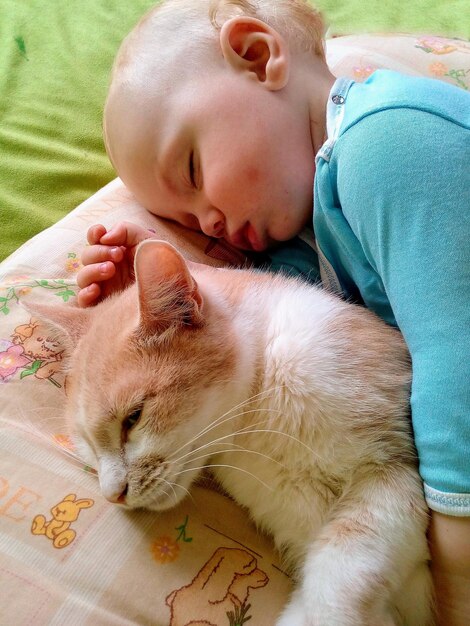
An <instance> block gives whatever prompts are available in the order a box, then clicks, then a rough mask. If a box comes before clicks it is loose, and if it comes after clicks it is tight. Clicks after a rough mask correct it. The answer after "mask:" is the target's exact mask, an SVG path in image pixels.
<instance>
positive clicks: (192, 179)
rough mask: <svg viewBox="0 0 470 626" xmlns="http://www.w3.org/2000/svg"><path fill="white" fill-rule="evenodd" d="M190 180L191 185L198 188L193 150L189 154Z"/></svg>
mask: <svg viewBox="0 0 470 626" xmlns="http://www.w3.org/2000/svg"><path fill="white" fill-rule="evenodd" d="M189 180H190V181H191V185H192V186H193V187H196V180H195V172H194V152H193V151H192V150H191V152H190V153H189Z"/></svg>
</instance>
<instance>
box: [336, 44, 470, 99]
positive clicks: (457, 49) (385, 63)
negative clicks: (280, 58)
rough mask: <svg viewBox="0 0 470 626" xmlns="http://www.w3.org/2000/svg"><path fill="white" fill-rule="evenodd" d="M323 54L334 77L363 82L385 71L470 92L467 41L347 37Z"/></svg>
mask: <svg viewBox="0 0 470 626" xmlns="http://www.w3.org/2000/svg"><path fill="white" fill-rule="evenodd" d="M326 50H327V61H328V64H329V66H330V69H331V71H332V72H333V74H335V76H349V77H350V78H353V79H354V80H357V81H363V80H365V79H366V78H367V77H368V76H370V74H372V72H375V70H377V69H382V68H387V69H390V70H395V71H397V72H402V73H403V74H410V75H413V76H426V77H428V78H439V79H441V80H444V81H445V82H448V83H450V84H452V85H456V86H458V87H461V88H462V89H465V90H467V91H468V90H469V89H470V42H469V41H463V40H460V39H447V38H445V37H435V36H432V35H405V34H397V35H391V34H388V35H348V36H345V37H336V38H333V39H329V40H327V42H326Z"/></svg>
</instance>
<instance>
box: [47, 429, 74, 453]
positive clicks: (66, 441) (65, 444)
mask: <svg viewBox="0 0 470 626" xmlns="http://www.w3.org/2000/svg"><path fill="white" fill-rule="evenodd" d="M52 439H53V440H54V441H55V443H57V444H59V446H60V447H61V448H65V449H66V450H70V451H71V452H73V451H74V450H75V446H74V445H73V441H72V439H71V438H70V437H69V436H68V435H62V434H60V433H59V434H56V435H52Z"/></svg>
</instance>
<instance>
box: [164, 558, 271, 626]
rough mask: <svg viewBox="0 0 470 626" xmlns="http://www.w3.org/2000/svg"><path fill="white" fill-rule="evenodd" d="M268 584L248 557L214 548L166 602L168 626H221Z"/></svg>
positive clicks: (255, 564)
mask: <svg viewBox="0 0 470 626" xmlns="http://www.w3.org/2000/svg"><path fill="white" fill-rule="evenodd" d="M268 582H269V578H268V576H267V575H266V573H265V572H263V571H261V570H260V569H258V564H257V561H256V559H255V557H254V556H253V555H252V554H250V553H249V552H247V551H246V550H240V549H239V548H218V549H217V550H216V551H215V552H214V554H213V555H212V556H211V558H210V559H209V560H208V561H207V563H205V565H203V567H202V569H201V570H199V572H198V573H197V574H196V576H195V577H194V579H193V580H192V582H191V583H190V584H189V585H186V586H185V587H181V588H180V589H176V590H175V591H173V592H172V593H170V595H169V596H168V597H167V598H166V604H167V605H168V606H169V607H170V611H171V618H170V626H190V625H191V626H199V625H203V626H222V625H225V624H227V623H228V622H227V619H228V615H229V614H230V613H233V612H234V610H235V611H240V609H242V608H243V607H244V606H246V602H247V600H248V596H249V594H250V590H251V589H258V588H260V587H265V586H266V585H267V584H268ZM246 621H247V620H246Z"/></svg>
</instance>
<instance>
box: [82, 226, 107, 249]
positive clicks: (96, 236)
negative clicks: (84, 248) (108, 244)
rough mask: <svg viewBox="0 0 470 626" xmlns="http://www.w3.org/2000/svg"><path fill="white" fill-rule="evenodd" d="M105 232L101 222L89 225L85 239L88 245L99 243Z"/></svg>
mask: <svg viewBox="0 0 470 626" xmlns="http://www.w3.org/2000/svg"><path fill="white" fill-rule="evenodd" d="M105 233H106V228H105V227H104V226H103V225H102V224H94V225H93V226H90V228H89V229H88V232H87V236H86V238H87V241H88V243H89V244H90V245H94V244H95V243H99V241H100V239H101V237H102V236H103V235H104V234H105Z"/></svg>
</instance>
